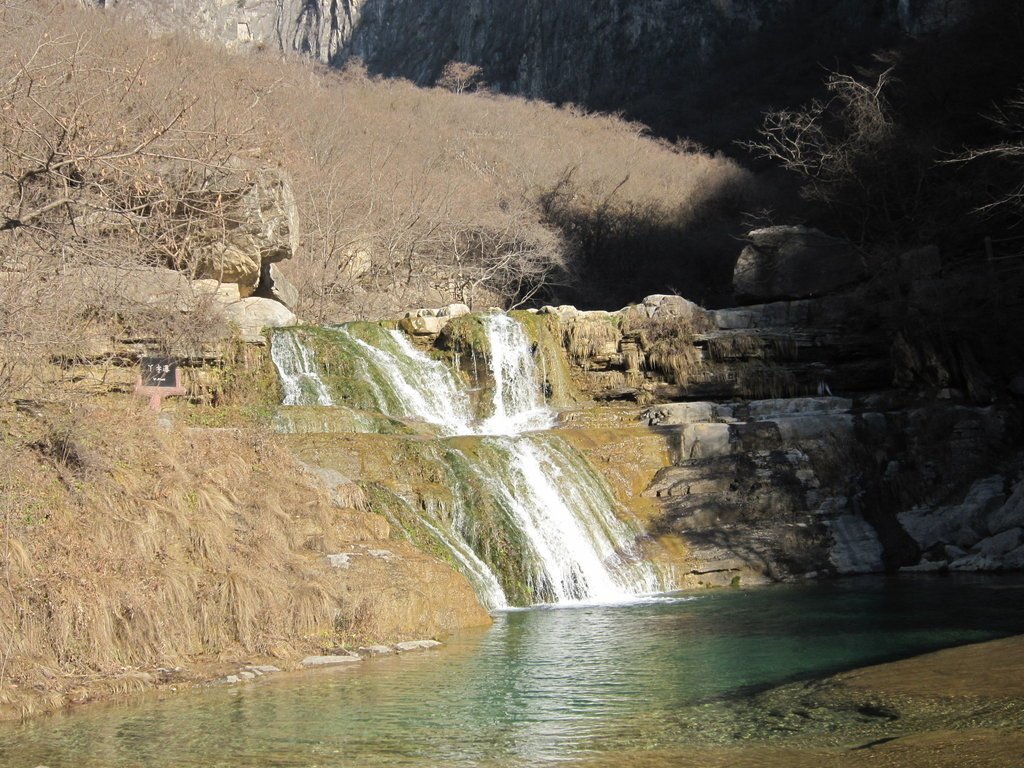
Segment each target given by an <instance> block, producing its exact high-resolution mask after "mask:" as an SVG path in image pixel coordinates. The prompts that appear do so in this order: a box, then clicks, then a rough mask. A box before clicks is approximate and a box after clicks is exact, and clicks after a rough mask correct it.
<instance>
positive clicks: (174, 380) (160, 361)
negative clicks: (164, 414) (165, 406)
mask: <svg viewBox="0 0 1024 768" xmlns="http://www.w3.org/2000/svg"><path fill="white" fill-rule="evenodd" d="M135 392H136V394H138V395H141V396H143V397H148V398H149V407H150V408H152V409H153V410H154V411H159V410H160V401H161V400H163V398H165V397H169V396H170V395H184V394H185V388H184V387H183V386H181V372H180V371H179V370H178V363H177V361H175V360H174V359H172V358H170V357H144V358H142V361H141V364H140V370H139V380H138V383H137V384H136V385H135Z"/></svg>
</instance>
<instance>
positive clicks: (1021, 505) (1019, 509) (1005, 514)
mask: <svg viewBox="0 0 1024 768" xmlns="http://www.w3.org/2000/svg"><path fill="white" fill-rule="evenodd" d="M1018 526H1024V481H1021V482H1018V483H1017V485H1016V486H1014V489H1013V493H1011V494H1010V498H1008V499H1007V500H1006V503H1005V504H1003V505H1002V506H1001V507H999V508H998V509H995V510H993V511H992V512H990V513H989V515H988V517H987V518H986V520H985V527H986V528H987V530H988V532H989V533H990V534H993V535H994V534H997V533H1002V532H1003V531H1007V530H1009V529H1011V528H1015V527H1018Z"/></svg>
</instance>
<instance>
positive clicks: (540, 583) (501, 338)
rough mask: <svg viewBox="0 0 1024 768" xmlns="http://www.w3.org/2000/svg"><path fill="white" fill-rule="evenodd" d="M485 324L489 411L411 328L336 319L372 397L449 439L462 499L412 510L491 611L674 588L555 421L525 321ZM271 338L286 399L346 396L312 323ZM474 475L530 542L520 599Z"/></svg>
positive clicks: (448, 454)
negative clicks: (324, 373)
mask: <svg viewBox="0 0 1024 768" xmlns="http://www.w3.org/2000/svg"><path fill="white" fill-rule="evenodd" d="M480 322H481V325H482V328H483V331H484V333H485V336H486V343H487V349H488V354H487V356H486V357H487V360H486V363H487V369H488V371H489V373H490V375H491V377H492V378H493V382H494V384H493V389H492V390H491V392H490V397H489V402H488V398H481V399H482V402H480V403H478V404H477V410H479V411H483V412H485V413H484V415H480V416H478V415H476V414H474V406H473V403H472V400H471V397H470V393H469V390H468V388H467V387H466V386H465V385H464V384H463V382H462V381H461V380H460V378H459V376H458V375H457V374H456V373H455V372H453V370H452V369H451V368H449V367H448V366H447V365H446V364H445V363H444V362H442V361H440V360H435V359H433V358H431V357H430V356H429V355H427V354H426V353H424V352H422V351H420V350H419V349H417V348H416V347H414V346H413V345H412V344H411V343H410V341H409V339H408V338H407V337H406V336H405V334H404V333H402V332H401V331H397V330H384V329H383V328H380V327H379V326H374V327H371V328H370V329H369V330H367V324H362V323H360V324H350V325H348V326H336V327H334V328H331V329H327V330H328V332H329V334H330V336H329V337H330V339H331V341H332V342H335V343H337V344H340V345H342V346H343V347H344V350H345V354H346V355H347V356H350V357H351V358H352V359H351V360H350V361H348V363H349V365H351V366H352V367H353V369H354V370H358V371H359V373H360V375H361V379H362V378H365V382H366V385H367V393H368V394H367V398H368V400H369V401H372V402H368V403H366V405H371V404H372V407H373V410H375V411H377V412H379V413H381V414H384V415H385V416H388V417H393V418H398V419H404V420H407V421H410V422H420V423H422V424H425V425H430V426H431V427H433V428H434V429H435V430H436V432H437V434H438V438H437V440H438V442H439V443H440V444H441V445H442V448H443V449H442V450H441V451H439V452H438V453H437V458H438V459H439V460H440V462H441V463H442V464H446V465H447V466H445V467H442V468H441V469H442V471H444V472H445V473H446V477H447V481H446V485H447V486H449V487H450V489H451V490H452V497H453V501H452V503H451V504H448V505H445V507H446V508H444V509H436V508H433V507H434V506H435V505H422V504H421V505H420V508H416V509H413V508H412V507H413V506H414V505H412V504H411V503H409V502H408V501H405V502H403V505H404V506H405V507H406V510H407V511H408V512H410V513H411V514H413V515H415V516H416V517H417V518H418V521H419V523H420V524H421V525H422V526H423V528H424V529H425V530H426V531H427V532H428V533H429V535H430V536H431V537H432V538H433V539H434V540H435V541H436V542H437V544H439V545H440V546H441V547H442V548H443V549H444V550H445V551H446V552H447V553H448V554H449V560H450V561H451V562H452V564H453V565H455V566H456V567H457V568H458V569H459V570H460V571H461V572H462V573H463V574H464V575H465V576H466V577H467V578H468V579H469V581H470V582H471V583H472V584H473V586H474V588H475V590H476V592H477V594H478V596H479V598H480V600H481V602H482V603H483V604H484V605H485V606H486V607H487V608H488V609H491V610H494V609H502V608H506V607H508V606H509V605H510V604H512V603H522V602H527V603H618V602H627V601H630V600H635V599H636V598H637V597H638V596H641V595H645V594H650V593H654V592H658V591H662V590H663V589H664V588H665V584H664V582H663V579H662V578H661V575H660V574H659V572H658V569H657V568H655V566H654V565H653V564H651V563H649V562H647V561H645V560H643V558H642V557H640V555H639V552H638V543H637V540H638V530H635V529H634V527H633V526H631V525H630V524H629V523H627V522H624V521H623V520H621V519H619V517H617V516H616V514H615V512H614V510H615V509H616V507H617V502H616V500H615V498H614V496H613V494H612V492H611V490H610V488H609V487H608V485H607V482H606V481H605V480H604V479H603V478H602V477H601V476H600V475H599V474H598V473H597V472H595V471H594V470H593V469H592V468H591V467H590V465H589V464H588V462H587V460H586V459H585V458H584V457H583V456H582V454H580V453H579V452H578V451H577V450H576V449H574V448H573V447H572V446H571V445H570V444H569V443H568V442H566V441H565V440H563V439H562V438H560V437H559V436H558V435H557V434H556V431H555V430H552V427H553V426H554V424H555V412H554V411H553V410H552V409H551V408H550V407H549V406H548V405H547V403H546V402H545V398H544V386H543V385H544V382H543V379H542V376H541V375H540V372H539V371H538V369H537V366H536V364H535V362H534V354H533V349H532V347H531V342H530V339H529V337H528V336H527V334H526V332H525V331H524V329H523V328H522V326H521V325H520V324H519V323H518V322H517V321H516V320H515V319H514V318H511V317H509V316H508V315H505V314H501V313H491V314H486V315H481V316H480ZM271 348H272V358H273V361H274V363H275V365H276V367H277V369H278V372H279V375H280V378H281V382H282V389H283V390H284V399H283V403H282V404H283V405H285V406H301V405H306V406H327V407H330V406H333V405H335V404H336V403H335V401H334V400H333V399H332V398H331V396H330V386H329V384H328V383H327V382H326V381H325V380H324V379H323V378H322V377H321V376H320V375H319V373H318V370H319V369H318V366H317V361H316V356H315V354H314V352H313V350H312V349H311V348H310V346H309V345H308V344H307V343H306V342H305V340H304V338H303V329H301V328H293V329H282V330H278V331H276V332H275V333H274V334H273V336H272V341H271ZM346 359H347V358H346ZM465 438H474V439H475V441H474V443H473V444H474V449H473V450H472V452H471V453H472V455H470V453H469V452H467V450H465V449H464V448H462V447H461V446H460V445H459V442H460V440H463V439H465ZM460 477H461V478H463V479H462V480H460V479H459V478H460ZM467 485H470V486H472V487H473V488H475V489H479V490H478V491H477V497H479V496H481V495H482V496H484V497H485V498H486V502H487V504H488V506H489V507H492V508H494V509H496V510H498V511H499V512H498V514H500V516H501V517H502V518H503V524H504V525H508V526H510V528H511V534H510V536H511V537H512V538H513V539H515V540H516V541H517V542H518V543H519V544H520V545H521V551H520V553H519V554H520V555H521V559H522V560H523V561H524V562H523V563H522V565H521V568H522V573H521V574H520V581H519V582H517V583H516V585H515V588H514V591H515V593H516V594H517V595H519V596H520V597H519V599H518V600H515V601H513V600H510V599H509V597H508V593H509V591H510V587H511V586H512V585H511V579H512V578H513V577H512V576H511V575H510V574H508V573H506V572H504V571H503V569H502V568H501V567H500V566H498V565H497V563H496V561H497V560H498V559H499V555H498V553H495V552H494V551H491V550H492V548H491V547H490V546H489V544H488V542H487V541H484V540H481V536H480V535H479V531H478V530H477V528H478V527H479V526H478V525H477V521H476V519H475V517H476V513H475V510H474V508H473V506H474V505H473V503H472V502H471V501H470V500H469V499H468V498H467V496H468V495H469V494H468V493H467V489H466V488H465V487H464V486H467ZM424 506H426V507H428V508H426V509H424V508H422V507H424ZM392 522H394V521H392ZM507 559H508V558H507V556H506V560H507Z"/></svg>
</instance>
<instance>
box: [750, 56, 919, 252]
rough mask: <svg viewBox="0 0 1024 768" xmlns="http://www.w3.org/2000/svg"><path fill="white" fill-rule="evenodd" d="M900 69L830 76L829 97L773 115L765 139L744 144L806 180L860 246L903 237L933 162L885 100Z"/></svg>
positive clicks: (808, 192) (811, 195)
mask: <svg viewBox="0 0 1024 768" xmlns="http://www.w3.org/2000/svg"><path fill="white" fill-rule="evenodd" d="M894 70H895V67H894V66H888V67H887V68H885V69H884V70H882V71H881V72H880V73H878V74H877V75H876V76H874V77H872V78H869V79H858V78H857V77H854V76H852V75H848V74H841V73H837V72H832V73H829V75H828V77H827V79H826V81H825V84H826V87H827V89H828V92H829V94H830V96H829V98H827V99H825V100H821V99H815V100H813V101H811V102H810V103H808V104H806V105H805V106H803V107H800V108H798V109H792V110H779V111H775V112H770V113H768V114H767V115H765V119H764V123H763V125H762V128H761V132H760V133H761V136H760V138H759V139H757V140H755V141H751V142H746V143H745V144H744V146H746V147H747V148H748V149H749V150H751V151H752V152H754V153H756V155H757V156H758V157H761V158H769V159H772V160H776V161H778V162H779V163H780V164H781V165H782V167H783V168H785V169H786V170H788V171H792V172H793V173H796V174H797V175H798V176H800V178H801V179H802V180H803V182H804V187H803V194H804V196H805V197H806V198H807V199H809V200H811V201H814V202H818V203H821V204H823V205H824V206H825V207H826V209H828V210H829V211H831V212H832V214H833V216H834V219H835V222H836V225H837V226H838V227H840V228H842V229H843V230H844V231H845V234H847V235H848V236H849V237H851V238H852V239H854V240H855V241H857V242H860V243H864V242H865V241H866V240H869V239H871V238H878V237H882V238H886V239H888V240H891V241H896V242H898V241H899V240H900V239H901V238H902V237H903V235H904V234H905V233H904V232H903V226H904V222H905V221H907V220H908V219H910V218H912V216H913V213H914V211H915V210H916V208H917V206H918V204H919V202H920V194H921V185H922V184H923V180H924V174H925V172H926V169H927V168H928V167H930V165H931V162H930V160H927V161H924V160H922V161H921V162H918V158H917V157H916V155H915V147H914V146H912V145H911V144H910V143H909V142H906V141H904V137H902V136H901V131H900V126H899V124H898V123H897V121H896V119H895V118H894V115H893V110H892V108H891V106H890V104H889V102H888V100H887V99H886V95H885V94H886V90H887V89H888V88H889V86H890V85H891V83H892V82H893V77H894Z"/></svg>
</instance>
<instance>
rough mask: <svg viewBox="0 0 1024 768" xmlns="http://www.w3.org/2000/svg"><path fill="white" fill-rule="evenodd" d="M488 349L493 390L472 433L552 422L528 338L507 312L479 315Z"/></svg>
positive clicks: (527, 428)
mask: <svg viewBox="0 0 1024 768" xmlns="http://www.w3.org/2000/svg"><path fill="white" fill-rule="evenodd" d="M481 322H482V323H483V326H484V331H485V332H486V333H487V343H488V346H489V348H490V353H491V359H490V367H491V376H493V377H494V392H493V395H492V397H491V408H492V410H491V415H490V416H488V417H487V419H486V420H485V421H484V422H483V424H481V425H480V426H479V428H478V429H477V430H475V431H476V434H484V435H518V434H522V433H523V432H533V431H536V430H539V429H549V428H550V427H552V426H553V425H554V422H555V414H554V412H553V411H552V410H551V409H550V408H548V407H547V405H546V404H545V403H544V398H543V396H542V392H543V386H544V381H543V379H541V378H540V375H539V372H538V371H537V366H536V364H535V363H534V360H533V350H532V349H531V345H530V340H529V338H528V337H527V336H526V333H525V332H524V331H523V328H522V326H521V325H519V323H517V322H516V321H515V320H513V319H512V318H511V317H509V316H508V315H498V314H494V315H484V316H483V317H482V318H481Z"/></svg>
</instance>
